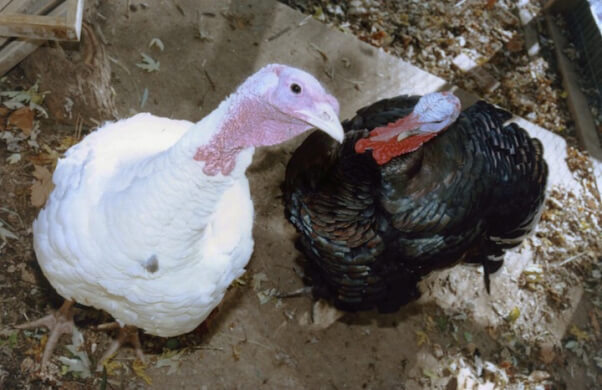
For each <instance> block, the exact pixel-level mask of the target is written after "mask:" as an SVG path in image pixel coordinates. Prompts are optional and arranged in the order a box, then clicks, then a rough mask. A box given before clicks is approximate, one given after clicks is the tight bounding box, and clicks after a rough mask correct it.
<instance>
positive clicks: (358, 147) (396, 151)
mask: <svg viewBox="0 0 602 390" xmlns="http://www.w3.org/2000/svg"><path fill="white" fill-rule="evenodd" d="M436 135H437V133H429V134H421V135H414V136H411V137H408V138H405V139H403V140H401V141H397V139H395V138H393V139H390V140H388V141H385V142H382V141H373V140H371V139H370V138H363V139H360V140H358V141H357V142H356V143H355V152H356V153H364V152H365V151H366V150H367V149H371V150H372V157H373V158H374V161H376V163H377V164H378V165H383V164H386V163H388V162H389V161H391V159H392V158H394V157H397V156H401V155H402V154H405V153H409V152H413V151H414V150H416V149H418V148H419V147H420V146H421V145H422V144H424V143H425V142H427V141H428V140H430V139H431V138H433V137H435V136H436Z"/></svg>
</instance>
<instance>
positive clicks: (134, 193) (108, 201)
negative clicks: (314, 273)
mask: <svg viewBox="0 0 602 390" xmlns="http://www.w3.org/2000/svg"><path fill="white" fill-rule="evenodd" d="M193 125H194V124H193V123H191V122H188V121H179V120H171V119H166V118H158V117H154V116H152V115H150V114H139V115H136V116H134V117H132V118H129V119H126V120H122V121H119V122H115V123H110V124H107V125H105V126H103V127H102V128H101V129H99V130H97V131H96V132H94V133H92V134H90V135H89V136H87V137H86V138H85V139H84V140H83V141H82V142H81V143H79V144H78V145H75V146H74V147H73V148H71V149H70V150H69V151H68V152H67V153H66V156H65V158H64V159H61V160H60V161H59V163H58V165H57V169H56V171H55V173H54V176H53V180H54V182H55V185H56V187H55V189H54V191H53V192H52V194H51V195H50V198H49V200H48V202H47V204H46V206H45V208H44V209H43V210H42V211H41V212H40V214H39V216H38V218H37V219H36V221H35V222H34V226H33V232H34V248H35V251H36V255H37V257H38V262H39V263H40V266H41V268H42V270H43V271H44V274H45V275H46V277H47V278H48V280H49V281H50V283H51V284H52V285H53V287H54V288H55V289H56V290H57V291H58V292H59V294H61V295H62V296H63V297H65V298H67V299H73V300H75V301H77V302H79V303H81V304H84V305H90V306H94V307H96V308H98V309H103V310H105V311H107V312H108V313H110V314H111V315H113V317H115V319H116V320H118V321H119V322H121V323H124V324H128V325H134V326H137V327H140V328H142V329H144V330H145V331H146V332H148V333H151V334H154V335H158V336H164V337H168V336H174V335H178V334H182V333H185V332H188V331H191V330H192V329H194V328H195V327H196V326H198V325H199V324H200V323H201V322H202V321H203V320H204V319H205V318H206V317H207V315H209V313H210V312H211V310H212V309H213V308H214V307H215V306H216V305H217V304H218V303H219V302H220V301H221V299H222V298H223V296H224V293H225V291H226V288H227V287H228V285H230V283H231V282H232V281H233V280H234V279H235V278H237V277H239V276H240V275H242V273H243V272H244V267H245V266H246V264H247V262H248V260H249V258H250V256H251V253H252V249H253V240H252V236H251V232H252V223H253V205H252V202H251V197H250V193H249V185H248V181H247V179H246V177H245V176H244V168H246V166H245V165H248V163H249V162H250V160H251V156H252V152H253V151H252V150H250V151H247V152H243V153H241V156H240V157H239V160H240V164H241V170H242V172H243V174H242V175H238V176H235V177H221V175H218V176H220V177H216V178H212V177H205V176H204V175H203V174H202V172H201V169H199V167H198V162H192V161H191V162H190V163H185V164H178V165H176V166H175V167H174V166H171V165H169V164H170V163H171V159H172V158H171V157H169V156H167V154H166V153H163V152H164V151H165V150H167V149H168V148H169V147H171V146H172V145H174V144H175V143H176V142H177V141H178V140H179V139H180V138H181V137H182V135H183V134H184V133H185V132H186V131H187V130H188V129H190V128H191V126H193ZM154 156H159V159H153V158H154ZM187 164H188V165H187Z"/></svg>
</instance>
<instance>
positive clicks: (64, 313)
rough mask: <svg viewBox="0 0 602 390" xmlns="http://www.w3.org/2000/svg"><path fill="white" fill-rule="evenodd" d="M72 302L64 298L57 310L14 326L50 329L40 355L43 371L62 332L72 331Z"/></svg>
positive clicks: (68, 332)
mask: <svg viewBox="0 0 602 390" xmlns="http://www.w3.org/2000/svg"><path fill="white" fill-rule="evenodd" d="M73 303H74V302H73V301H70V300H65V302H64V303H63V305H62V306H61V307H60V309H59V310H58V311H56V312H54V313H52V314H48V315H47V316H45V317H42V318H40V319H39V320H35V321H31V322H27V323H25V324H21V325H17V326H16V328H17V329H33V328H39V327H41V326H45V327H47V328H48V329H49V330H50V334H49V335H48V340H47V341H46V347H44V354H43V355H42V363H41V364H40V371H41V372H45V370H46V365H47V364H48V361H49V360H50V356H51V355H52V352H53V351H54V348H55V347H56V343H57V341H58V340H59V339H60V338H61V336H62V335H63V334H71V333H73V326H74V324H73Z"/></svg>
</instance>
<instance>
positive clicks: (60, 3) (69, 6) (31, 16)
mask: <svg viewBox="0 0 602 390" xmlns="http://www.w3.org/2000/svg"><path fill="white" fill-rule="evenodd" d="M83 10H84V0H0V76H1V75H3V74H5V73H6V72H8V71H9V70H10V69H12V68H13V67H14V66H15V65H17V64H18V63H19V62H21V61H22V60H23V59H24V58H25V57H27V56H28V55H29V54H31V53H32V52H33V51H34V50H36V49H37V48H38V47H39V46H40V45H42V44H43V43H44V42H45V41H46V40H48V39H51V40H74V41H76V40H79V38H80V34H81V26H82V19H83ZM13 37H17V38H16V39H12V38H13ZM11 39H12V40H11Z"/></svg>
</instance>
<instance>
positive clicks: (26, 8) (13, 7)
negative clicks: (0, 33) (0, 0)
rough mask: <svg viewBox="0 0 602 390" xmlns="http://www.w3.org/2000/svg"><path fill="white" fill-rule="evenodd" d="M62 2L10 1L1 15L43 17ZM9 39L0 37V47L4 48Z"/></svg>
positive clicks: (51, 0) (41, 0)
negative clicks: (17, 14) (13, 14)
mask: <svg viewBox="0 0 602 390" xmlns="http://www.w3.org/2000/svg"><path fill="white" fill-rule="evenodd" d="M9 1H11V0H9ZM62 2H64V0H19V1H15V0H12V3H10V4H8V5H7V6H6V8H4V9H3V11H2V12H1V13H11V14H12V13H22V14H30V15H44V14H47V13H48V12H50V11H51V10H52V9H53V8H55V7H56V6H57V5H59V4H60V3H62ZM10 39H11V38H10V37H0V47H2V46H4V44H5V43H6V42H8V41H9V40H10Z"/></svg>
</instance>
